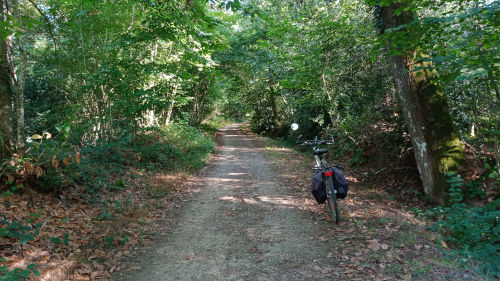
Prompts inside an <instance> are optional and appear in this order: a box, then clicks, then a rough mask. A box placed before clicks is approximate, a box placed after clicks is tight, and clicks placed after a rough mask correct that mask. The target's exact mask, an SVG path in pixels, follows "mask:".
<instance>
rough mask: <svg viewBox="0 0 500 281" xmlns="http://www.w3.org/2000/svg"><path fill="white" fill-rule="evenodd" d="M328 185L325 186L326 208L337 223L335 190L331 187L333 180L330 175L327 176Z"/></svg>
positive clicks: (337, 212) (337, 210)
mask: <svg viewBox="0 0 500 281" xmlns="http://www.w3.org/2000/svg"><path fill="white" fill-rule="evenodd" d="M327 178H328V183H329V184H328V186H326V194H327V198H326V199H327V201H328V209H329V211H330V214H331V215H332V218H333V221H334V222H335V223H336V224H338V223H339V207H338V205H337V192H336V191H335V188H334V187H333V180H332V177H331V176H328V177H327Z"/></svg>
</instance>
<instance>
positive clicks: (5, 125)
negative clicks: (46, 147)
mask: <svg viewBox="0 0 500 281" xmlns="http://www.w3.org/2000/svg"><path fill="white" fill-rule="evenodd" d="M7 14H8V11H7V3H6V0H0V20H1V21H3V22H6V21H7ZM11 45H12V36H9V37H8V38H7V39H6V40H1V39H0V56H1V57H0V160H3V159H5V158H7V157H8V156H9V155H10V153H11V152H12V151H13V149H14V142H13V138H12V137H13V135H12V114H11V109H12V87H11V77H10V65H9V62H11V61H12V57H11V55H12V53H11V52H10V46H11Z"/></svg>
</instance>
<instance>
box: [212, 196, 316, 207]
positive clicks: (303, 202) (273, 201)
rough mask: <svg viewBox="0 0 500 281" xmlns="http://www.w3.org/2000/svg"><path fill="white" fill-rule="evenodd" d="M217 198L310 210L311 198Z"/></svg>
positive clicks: (233, 201)
mask: <svg viewBox="0 0 500 281" xmlns="http://www.w3.org/2000/svg"><path fill="white" fill-rule="evenodd" d="M218 199H219V200H222V201H228V202H232V203H238V204H249V205H261V206H262V207H265V206H275V207H283V208H295V209H300V210H306V209H307V210H310V208H308V206H310V205H312V204H311V202H312V201H311V200H308V199H305V198H297V197H293V196H263V195H262V196H258V195H257V196H254V197H248V196H242V197H239V196H238V197H235V196H222V197H219V198H218Z"/></svg>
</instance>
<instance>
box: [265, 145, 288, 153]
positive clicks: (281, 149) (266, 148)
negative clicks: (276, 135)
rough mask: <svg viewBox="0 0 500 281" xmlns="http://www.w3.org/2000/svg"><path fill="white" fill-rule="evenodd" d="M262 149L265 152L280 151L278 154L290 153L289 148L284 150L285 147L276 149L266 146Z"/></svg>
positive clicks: (275, 147)
mask: <svg viewBox="0 0 500 281" xmlns="http://www.w3.org/2000/svg"><path fill="white" fill-rule="evenodd" d="M264 149H265V150H266V151H280V152H283V151H287V152H288V151H291V149H289V148H286V147H277V146H266V147H265V148H264Z"/></svg>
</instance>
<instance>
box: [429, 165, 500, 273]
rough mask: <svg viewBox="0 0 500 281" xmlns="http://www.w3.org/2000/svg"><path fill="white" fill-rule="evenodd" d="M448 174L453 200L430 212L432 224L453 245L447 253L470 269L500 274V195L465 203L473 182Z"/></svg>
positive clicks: (451, 198) (450, 194) (450, 193)
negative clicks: (473, 204) (477, 203)
mask: <svg viewBox="0 0 500 281" xmlns="http://www.w3.org/2000/svg"><path fill="white" fill-rule="evenodd" d="M448 176H449V178H448V183H449V184H450V189H449V196H450V199H449V201H450V203H449V205H448V206H444V207H442V206H438V207H436V208H433V209H431V210H429V211H428V212H427V217H428V218H429V219H431V220H432V222H431V223H430V224H431V228H432V229H433V230H436V231H439V232H440V233H441V234H442V235H443V238H444V239H445V241H446V242H448V244H449V245H450V247H451V250H450V251H449V252H448V255H450V256H455V257H457V259H458V261H459V262H460V263H461V264H463V265H464V266H465V267H467V268H469V269H476V270H478V271H480V272H481V273H482V274H486V275H487V276H490V277H494V278H500V199H499V198H496V199H494V200H492V201H491V202H489V203H487V204H485V205H483V206H478V207H471V206H469V205H467V204H466V203H465V201H466V196H465V191H466V190H470V189H471V184H470V183H469V184H466V183H465V182H464V180H463V179H462V178H461V176H460V175H458V174H455V173H450V174H449V175H448ZM473 190H474V189H473ZM476 193H478V194H482V193H479V192H477V191H476Z"/></svg>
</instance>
